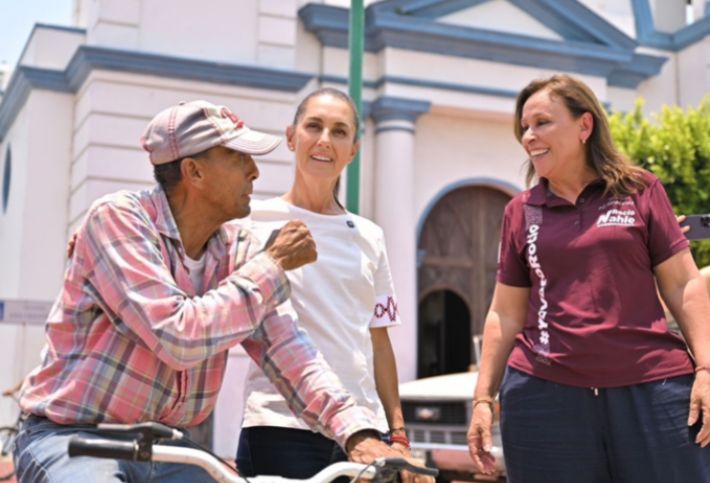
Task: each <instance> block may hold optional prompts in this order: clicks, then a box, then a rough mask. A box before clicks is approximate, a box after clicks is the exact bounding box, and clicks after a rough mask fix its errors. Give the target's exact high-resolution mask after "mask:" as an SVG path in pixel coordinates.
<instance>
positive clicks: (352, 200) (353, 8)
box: [345, 0, 365, 213]
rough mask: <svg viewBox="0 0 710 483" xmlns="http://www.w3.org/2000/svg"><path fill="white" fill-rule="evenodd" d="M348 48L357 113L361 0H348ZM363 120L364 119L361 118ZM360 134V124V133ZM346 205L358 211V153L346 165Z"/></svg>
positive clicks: (350, 88) (362, 39) (359, 103)
mask: <svg viewBox="0 0 710 483" xmlns="http://www.w3.org/2000/svg"><path fill="white" fill-rule="evenodd" d="M348 47H349V50H350V72H349V75H348V91H349V93H350V97H352V99H353V102H355V106H356V107H357V111H358V113H361V112H362V55H363V50H364V47H365V7H364V5H363V0H351V2H350V30H349V36H348ZM363 121H364V119H363ZM358 134H359V135H361V134H362V125H361V126H360V133H358ZM345 203H346V206H347V208H348V210H350V211H351V212H353V213H359V211H360V153H359V152H358V153H357V155H356V156H355V159H353V162H352V163H350V165H349V166H348V184H347V196H346V201H345Z"/></svg>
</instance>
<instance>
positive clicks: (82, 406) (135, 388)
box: [21, 188, 374, 444]
mask: <svg viewBox="0 0 710 483" xmlns="http://www.w3.org/2000/svg"><path fill="white" fill-rule="evenodd" d="M257 247H258V244H257V243H255V242H254V241H253V239H252V237H251V235H250V234H249V233H248V232H246V231H244V230H243V229H241V228H239V226H238V225H236V224H234V223H229V224H226V225H224V226H222V227H221V228H220V229H219V230H218V232H217V233H215V234H214V235H213V236H212V237H211V238H210V240H209V242H208V244H207V249H206V253H205V256H206V263H205V273H204V278H203V286H204V287H205V288H206V289H207V290H206V291H205V292H204V293H203V294H201V295H199V294H197V293H195V290H194V288H193V286H192V282H191V280H190V275H189V272H188V269H187V268H186V266H185V251H184V248H183V246H182V242H181V240H180V234H179V232H178V229H177V225H176V223H175V220H174V218H173V216H172V213H171V211H170V207H169V205H168V202H167V198H166V197H165V194H164V192H163V191H162V190H161V189H160V188H156V189H154V190H153V191H143V192H119V193H116V194H113V195H109V196H106V197H104V198H102V199H100V200H98V201H97V202H96V203H95V204H94V205H93V206H92V207H91V209H90V211H89V213H88V215H87V217H86V220H85V221H84V223H83V225H82V226H81V228H80V229H79V232H78V236H77V238H76V244H75V247H74V253H73V256H72V261H71V263H70V264H69V266H68V268H67V272H66V274H65V278H64V285H63V287H62V290H61V293H60V294H59V297H58V299H57V301H56V302H55V304H54V307H53V308H52V310H51V312H50V314H49V318H48V320H47V325H46V334H47V345H46V346H45V348H44V350H43V360H42V364H41V365H40V366H39V367H38V368H37V369H35V370H34V371H33V372H32V373H31V374H30V375H29V376H28V379H27V380H26V381H25V384H24V387H23V392H22V397H21V405H22V408H23V410H24V411H25V412H28V413H32V414H36V415H39V416H45V417H47V418H49V419H51V420H52V421H54V422H56V423H60V424H94V423H99V422H120V423H135V422H139V421H148V420H151V421H160V422H162V423H165V424H168V425H171V426H178V427H184V426H192V425H195V424H197V423H199V422H200V421H202V420H204V419H205V418H206V417H207V416H208V415H209V413H210V412H211V411H212V409H213V407H214V404H215V401H216V398H217V392H218V391H219V389H220V386H221V384H222V380H223V378H224V372H225V367H226V362H227V349H229V348H230V347H232V346H234V345H236V344H239V343H242V344H243V346H244V348H245V349H246V351H247V353H248V354H249V355H250V356H251V357H252V358H253V359H254V360H255V361H256V363H257V364H258V365H259V366H260V367H262V369H263V370H264V372H265V373H266V374H267V375H268V376H269V378H270V379H271V381H272V382H273V383H274V385H276V386H277V387H278V388H279V389H280V390H281V391H282V392H283V393H284V394H285V396H286V398H287V401H288V402H289V405H290V406H291V408H292V410H293V411H294V412H295V413H296V414H299V415H300V416H301V417H302V418H303V419H304V420H306V421H307V422H309V424H310V425H311V426H312V427H313V428H314V429H317V430H319V431H321V432H323V433H324V434H326V435H328V436H329V437H331V438H334V439H336V441H338V442H339V443H340V444H344V442H345V439H346V438H347V437H348V436H349V435H351V434H352V433H354V432H356V431H358V430H361V429H366V428H373V427H374V425H373V421H374V416H373V415H372V414H371V413H370V412H368V411H367V410H365V409H362V408H359V407H356V406H355V403H354V401H353V399H352V398H351V397H350V396H349V395H348V394H347V393H346V391H345V390H344V389H343V388H342V386H341V385H340V382H339V381H338V379H337V378H336V376H335V375H334V374H333V373H332V372H331V371H330V370H329V368H328V367H327V365H326V363H325V362H324V360H323V359H322V356H321V355H320V353H319V352H318V351H317V350H316V349H315V348H314V346H313V345H312V343H311V342H310V339H308V337H307V336H306V335H305V334H304V333H303V332H302V331H300V329H298V328H297V325H296V323H295V322H296V321H295V315H294V312H293V310H292V309H291V307H290V304H289V303H282V302H284V301H286V299H287V297H288V295H289V285H288V281H287V279H286V276H285V274H284V272H283V270H281V269H280V267H278V266H277V265H276V264H275V263H274V261H273V260H272V259H271V258H270V257H269V256H268V255H266V254H265V253H258V252H257Z"/></svg>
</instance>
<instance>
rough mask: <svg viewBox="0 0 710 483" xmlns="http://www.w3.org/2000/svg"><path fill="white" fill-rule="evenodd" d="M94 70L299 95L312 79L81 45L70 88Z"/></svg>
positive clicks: (297, 74) (72, 67)
mask: <svg viewBox="0 0 710 483" xmlns="http://www.w3.org/2000/svg"><path fill="white" fill-rule="evenodd" d="M95 69H101V70H111V71H119V72H131V73H136V74H149V75H156V76H160V77H171V78H174V79H175V78H177V79H185V80H195V81H202V82H214V83H218V84H225V85H238V86H246V87H255V88H258V89H270V90H278V91H286V92H298V91H300V90H301V89H302V88H303V87H304V86H305V85H306V84H307V83H308V81H310V80H311V79H312V78H313V76H312V75H310V74H303V73H300V72H294V71H286V70H278V69H270V68H266V67H258V66H247V65H239V64H225V63H222V62H213V61H204V60H197V59H190V58H185V57H175V56H168V55H162V54H151V53H145V52H136V51H129V50H118V49H109V48H104V47H93V46H87V45H82V46H81V47H80V48H79V49H78V50H77V51H76V53H75V54H74V57H73V58H72V60H71V61H70V62H69V65H68V66H67V78H68V79H69V82H70V84H71V86H72V87H73V88H74V89H78V88H79V86H81V84H82V83H83V82H84V81H85V80H86V77H87V76H88V75H89V72H91V71H92V70H95Z"/></svg>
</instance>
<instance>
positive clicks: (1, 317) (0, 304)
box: [0, 301, 5, 320]
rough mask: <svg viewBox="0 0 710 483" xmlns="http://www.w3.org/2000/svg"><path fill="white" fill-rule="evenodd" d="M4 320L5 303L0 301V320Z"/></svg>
mask: <svg viewBox="0 0 710 483" xmlns="http://www.w3.org/2000/svg"><path fill="white" fill-rule="evenodd" d="M4 319H5V302H3V301H0V320H4Z"/></svg>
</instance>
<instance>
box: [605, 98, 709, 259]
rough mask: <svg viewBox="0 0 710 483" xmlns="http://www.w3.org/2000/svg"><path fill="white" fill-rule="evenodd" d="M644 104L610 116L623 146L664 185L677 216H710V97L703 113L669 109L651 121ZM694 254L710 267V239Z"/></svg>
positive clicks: (694, 247) (699, 243) (697, 244)
mask: <svg viewBox="0 0 710 483" xmlns="http://www.w3.org/2000/svg"><path fill="white" fill-rule="evenodd" d="M643 105H644V103H643V101H642V100H638V101H636V106H635V109H634V110H633V111H632V112H629V113H626V114H622V113H614V114H612V115H611V116H610V117H609V123H610V126H611V132H612V136H613V137H614V141H615V142H616V145H617V147H618V148H619V149H620V150H621V151H622V152H623V153H624V154H626V155H627V156H628V157H629V158H631V160H633V161H634V162H635V163H637V164H639V165H640V166H642V167H644V168H646V169H648V170H649V171H651V172H652V173H654V174H655V175H656V176H658V177H659V178H660V179H661V181H663V184H664V186H665V187H666V191H667V192H668V196H669V197H670V199H671V202H672V203H673V208H674V209H675V211H676V213H678V214H698V213H710V96H706V97H705V99H703V101H702V102H701V103H700V106H699V107H698V108H697V109H692V108H691V109H688V110H687V111H683V109H681V108H679V107H668V106H665V107H664V108H663V109H662V110H661V112H660V113H659V114H652V115H651V116H650V120H649V119H647V118H645V117H644V115H643V113H642V109H643ZM692 250H693V256H694V257H695V261H696V263H697V264H698V266H701V267H702V266H705V265H710V240H703V241H697V242H693V243H692Z"/></svg>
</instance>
